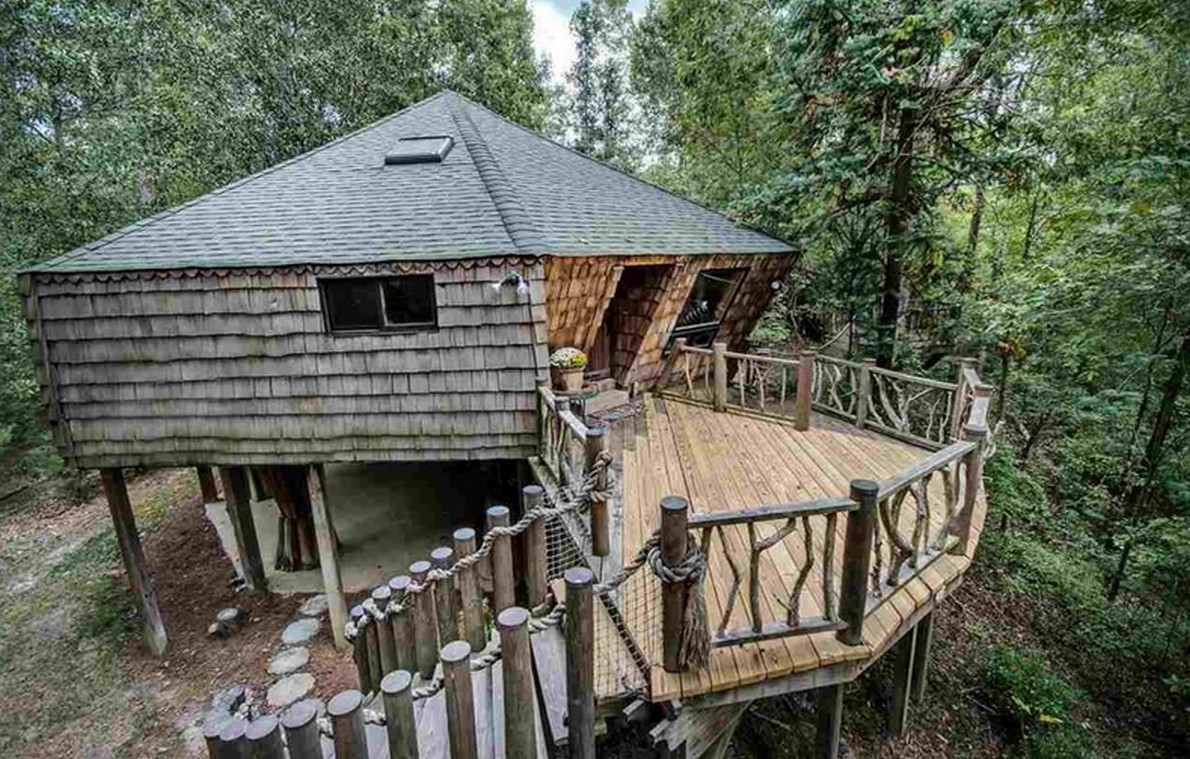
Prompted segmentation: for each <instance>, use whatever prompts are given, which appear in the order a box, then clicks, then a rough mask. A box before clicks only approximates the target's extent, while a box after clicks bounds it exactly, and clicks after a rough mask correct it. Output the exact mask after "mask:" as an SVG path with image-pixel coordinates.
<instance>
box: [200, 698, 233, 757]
mask: <svg viewBox="0 0 1190 759" xmlns="http://www.w3.org/2000/svg"><path fill="white" fill-rule="evenodd" d="M229 720H231V715H230V714H228V713H227V712H222V711H215V710H211V711H209V712H207V715H206V716H205V717H204V718H203V721H202V739H203V742H204V743H206V744H207V756H208V757H210V759H219V733H221V732H223V728H224V727H225V726H226V725H227V723H228V721H229Z"/></svg>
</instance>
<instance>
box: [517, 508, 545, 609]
mask: <svg viewBox="0 0 1190 759" xmlns="http://www.w3.org/2000/svg"><path fill="white" fill-rule="evenodd" d="M544 499H545V490H544V489H543V488H542V487H541V486H540V485H526V486H525V487H524V488H523V489H522V490H521V513H522V514H528V513H529V512H530V511H532V510H533V509H536V508H538V507H539V506H541V504H542V502H543V501H544ZM524 546H525V587H526V589H527V590H528V592H529V608H531V609H532V608H536V607H538V606H540V605H541V604H543V603H545V597H546V594H547V593H548V592H549V584H548V582H547V580H546V569H547V567H546V550H545V549H546V539H545V519H538V520H536V521H535V522H533V524H531V525H529V529H528V530H526V531H525V542H524ZM510 608H512V607H510Z"/></svg>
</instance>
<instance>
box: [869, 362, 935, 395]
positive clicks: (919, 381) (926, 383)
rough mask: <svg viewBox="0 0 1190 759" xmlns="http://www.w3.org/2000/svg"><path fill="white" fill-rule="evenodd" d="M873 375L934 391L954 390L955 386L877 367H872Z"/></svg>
mask: <svg viewBox="0 0 1190 759" xmlns="http://www.w3.org/2000/svg"><path fill="white" fill-rule="evenodd" d="M872 373H873V374H879V375H882V376H884V377H891V378H892V379H898V380H901V381H903V382H909V383H911V384H914V385H921V386H923V387H932V388H934V389H935V390H948V391H949V390H954V389H955V384H954V383H953V382H943V381H941V380H936V379H930V378H929V377H919V376H917V375H915V374H905V373H904V372H896V371H893V370H892V369H884V368H881V367H878V366H873V367H872Z"/></svg>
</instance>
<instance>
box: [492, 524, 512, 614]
mask: <svg viewBox="0 0 1190 759" xmlns="http://www.w3.org/2000/svg"><path fill="white" fill-rule="evenodd" d="M510 520H511V516H510V515H509V512H508V507H507V506H492V507H491V508H489V509H488V529H489V530H491V529H492V528H493V527H508V526H509V524H511V522H510ZM488 556H489V558H491V560H492V600H493V611H494V612H495V613H497V614H499V613H500V612H501V611H503V610H504V609H507V608H508V607H510V606H516V576H515V574H514V573H513V566H512V538H511V537H509V536H508V535H498V536H496V539H495V541H494V542H493V543H492V552H491V553H490V554H489V555H488Z"/></svg>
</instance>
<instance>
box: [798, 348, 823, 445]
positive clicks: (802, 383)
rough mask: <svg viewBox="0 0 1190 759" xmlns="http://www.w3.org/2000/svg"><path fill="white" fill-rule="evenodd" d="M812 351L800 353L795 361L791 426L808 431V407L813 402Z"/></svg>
mask: <svg viewBox="0 0 1190 759" xmlns="http://www.w3.org/2000/svg"><path fill="white" fill-rule="evenodd" d="M817 356H818V354H817V353H815V352H814V351H802V352H801V354H800V355H799V356H798V359H797V395H795V396H794V406H793V426H794V429H799V430H802V431H805V430H808V429H810V406H811V404H812V403H813V402H814V360H815V359H816V358H817Z"/></svg>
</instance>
